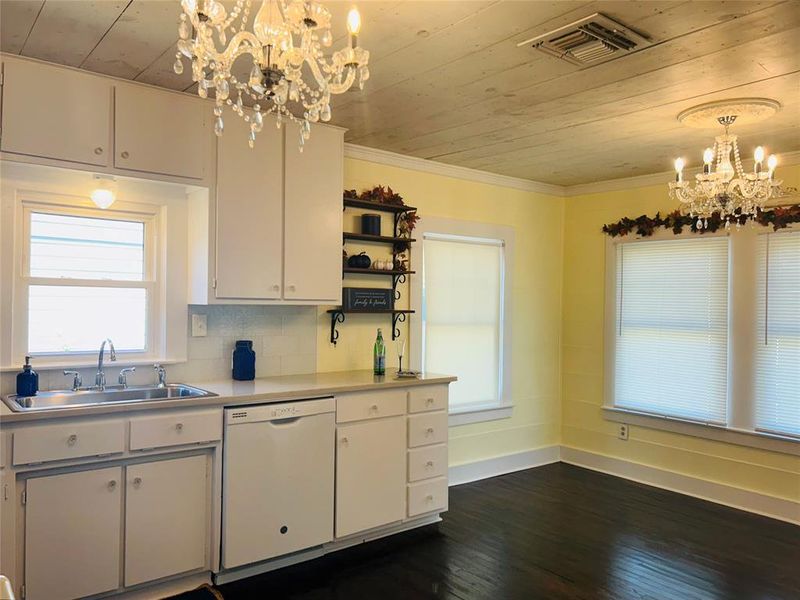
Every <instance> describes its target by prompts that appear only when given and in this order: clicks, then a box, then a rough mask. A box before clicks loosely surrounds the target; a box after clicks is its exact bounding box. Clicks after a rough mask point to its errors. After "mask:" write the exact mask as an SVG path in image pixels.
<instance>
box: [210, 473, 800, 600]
mask: <svg viewBox="0 0 800 600" xmlns="http://www.w3.org/2000/svg"><path fill="white" fill-rule="evenodd" d="M220 591H221V592H222V594H223V596H224V597H225V600H242V599H249V598H267V599H270V600H273V599H282V598H291V599H299V598H302V599H307V600H311V599H331V598H335V599H341V600H344V599H362V598H363V599H374V600H394V599H402V600H408V599H413V598H447V599H452V600H455V599H459V600H467V599H473V598H475V599H489V598H491V599H498V600H500V599H516V598H520V599H537V598H542V599H546V600H557V599H560V598H570V599H572V598H580V599H586V600H595V599H607V598H614V599H617V598H620V599H643V600H644V599H652V600H656V599H658V600H661V599H669V600H672V599H675V600H711V599H728V598H730V599H734V600H749V599H752V600H772V599H778V598H780V599H786V600H789V599H791V600H799V599H800V527H797V526H794V525H790V524H787V523H782V522H780V521H775V520H772V519H768V518H765V517H759V516H757V515H752V514H749V513H745V512H741V511H738V510H734V509H730V508H726V507H723V506H719V505H716V504H712V503H710V502H705V501H702V500H697V499H694V498H689V497H686V496H682V495H680V494H675V493H672V492H667V491H663V490H659V489H656V488H652V487H648V486H645V485H640V484H637V483H633V482H629V481H625V480H622V479H618V478H615V477H611V476H608V475H603V474H600V473H595V472H592V471H588V470H585V469H580V468H578V467H572V466H569V465H566V464H563V463H559V464H553V465H549V466H545V467H540V468H537V469H531V470H528V471H521V472H519V473H512V474H510V475H504V476H502V477H495V478H493V479H487V480H484V481H479V482H476V483H471V484H467V485H462V486H457V487H454V488H451V489H450V512H448V513H446V515H445V516H444V521H443V522H442V523H440V524H438V525H435V526H430V527H427V528H425V529H422V530H419V531H413V532H408V533H405V534H402V535H399V536H395V537H394V538H390V539H385V540H379V541H376V542H372V543H370V544H365V545H362V546H358V547H355V548H351V549H348V550H344V551H341V552H338V553H334V554H330V555H328V556H325V557H323V558H320V559H317V560H314V561H311V562H308V563H304V564H301V565H295V566H293V567H289V568H286V569H283V570H281V571H277V572H273V573H268V574H265V575H261V576H258V577H253V578H250V579H246V580H242V581H237V582H234V583H230V584H227V585H224V586H221V587H220Z"/></svg>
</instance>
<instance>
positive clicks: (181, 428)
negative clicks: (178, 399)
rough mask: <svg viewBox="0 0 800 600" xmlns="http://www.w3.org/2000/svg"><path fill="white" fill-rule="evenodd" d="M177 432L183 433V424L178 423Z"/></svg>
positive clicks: (176, 425)
mask: <svg viewBox="0 0 800 600" xmlns="http://www.w3.org/2000/svg"><path fill="white" fill-rule="evenodd" d="M175 431H183V423H176V424H175Z"/></svg>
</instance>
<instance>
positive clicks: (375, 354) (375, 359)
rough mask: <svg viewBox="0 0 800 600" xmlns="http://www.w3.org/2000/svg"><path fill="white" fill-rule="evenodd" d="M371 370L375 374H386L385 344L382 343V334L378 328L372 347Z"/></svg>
mask: <svg viewBox="0 0 800 600" xmlns="http://www.w3.org/2000/svg"><path fill="white" fill-rule="evenodd" d="M372 372H373V373H374V374H375V375H386V344H384V343H383V334H382V333H381V330H380V328H379V329H378V337H377V338H375V346H373V348H372Z"/></svg>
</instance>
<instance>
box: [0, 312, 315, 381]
mask: <svg viewBox="0 0 800 600" xmlns="http://www.w3.org/2000/svg"><path fill="white" fill-rule="evenodd" d="M192 314H205V315H207V319H208V335H206V336H205V337H192V336H191V329H192V328H191V318H192ZM187 319H188V320H189V340H188V360H187V362H185V363H178V364H171V365H165V368H166V369H167V381H168V382H180V383H195V382H203V381H208V380H212V379H229V378H230V376H231V352H233V345H234V342H235V341H236V340H242V339H245V340H253V349H254V350H255V352H256V377H268V376H271V375H296V374H300V373H313V372H314V371H316V367H317V309H316V307H314V306H213V305H210V306H190V307H188V311H187ZM99 347H100V341H99V340H98V349H99ZM33 364H34V369H36V361H35V360H34V361H33ZM36 370H37V372H38V373H39V388H40V389H42V390H48V389H65V388H67V387H69V385H70V383H71V380H70V378H69V377H65V376H64V375H63V374H62V371H61V369H53V370H45V369H36ZM96 370H97V369H96V368H94V367H92V368H83V369H80V372H81V375H82V377H83V384H84V386H87V385H91V384H92V383H93V382H94V375H95V372H96ZM105 370H106V379H107V381H108V383H109V384H116V382H117V376H118V374H119V371H120V368H119V367H117V366H116V365H115V364H114V363H112V362H109V361H108V355H106V369H105ZM155 381H156V377H155V374H154V372H153V369H152V366H151V365H142V366H141V367H139V366H137V369H136V372H135V373H132V374H131V375H130V376H129V377H128V382H129V383H130V384H131V385H139V384H148V383H153V382H155ZM15 382H16V373H3V374H2V377H1V378H0V393H2V394H3V395H6V394H13V393H14V391H15V387H16V383H15Z"/></svg>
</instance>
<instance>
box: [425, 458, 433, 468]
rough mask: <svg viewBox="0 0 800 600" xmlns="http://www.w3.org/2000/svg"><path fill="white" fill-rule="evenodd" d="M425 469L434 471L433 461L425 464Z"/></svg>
mask: <svg viewBox="0 0 800 600" xmlns="http://www.w3.org/2000/svg"><path fill="white" fill-rule="evenodd" d="M425 467H426V468H428V469H432V468H433V461H432V460H429V461H428V462H427V463H425Z"/></svg>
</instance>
